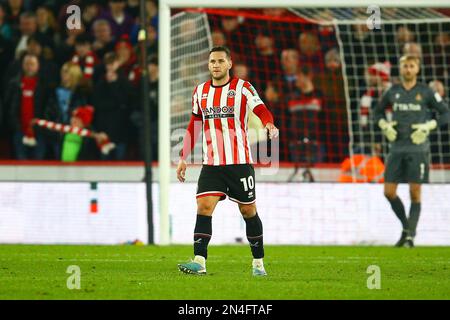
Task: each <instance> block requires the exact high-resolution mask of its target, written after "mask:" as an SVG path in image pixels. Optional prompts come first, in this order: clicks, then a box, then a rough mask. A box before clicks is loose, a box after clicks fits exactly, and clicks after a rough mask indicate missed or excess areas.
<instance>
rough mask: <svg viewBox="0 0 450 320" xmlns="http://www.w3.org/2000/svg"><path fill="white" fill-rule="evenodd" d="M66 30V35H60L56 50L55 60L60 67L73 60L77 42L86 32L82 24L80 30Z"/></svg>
mask: <svg viewBox="0 0 450 320" xmlns="http://www.w3.org/2000/svg"><path fill="white" fill-rule="evenodd" d="M64 30H65V34H64V35H60V39H59V41H58V42H57V46H56V48H55V59H56V61H57V63H58V65H63V64H64V63H65V62H66V61H68V60H70V59H72V57H73V54H74V52H75V40H76V39H77V37H78V36H79V35H81V34H84V33H85V32H86V29H85V27H84V25H83V24H81V27H80V29H69V28H64Z"/></svg>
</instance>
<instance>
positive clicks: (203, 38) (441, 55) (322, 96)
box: [170, 8, 450, 182]
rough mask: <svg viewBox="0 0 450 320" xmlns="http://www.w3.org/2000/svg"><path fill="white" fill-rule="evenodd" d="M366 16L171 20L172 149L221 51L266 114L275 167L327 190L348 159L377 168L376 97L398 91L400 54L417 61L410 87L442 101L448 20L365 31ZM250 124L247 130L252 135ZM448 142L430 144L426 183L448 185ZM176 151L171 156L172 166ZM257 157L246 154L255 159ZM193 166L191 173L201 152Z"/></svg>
mask: <svg viewBox="0 0 450 320" xmlns="http://www.w3.org/2000/svg"><path fill="white" fill-rule="evenodd" d="M366 10H367V8H347V9H343V8H307V9H289V8H284V9H282V8H280V9H274V8H272V9H251V10H250V9H239V10H228V9H211V8H210V9H207V8H203V9H185V10H179V9H178V10H173V16H172V21H171V31H172V33H171V44H172V50H171V52H172V57H171V95H170V96H171V130H172V141H173V143H174V145H177V146H178V148H179V147H180V145H181V139H182V136H183V133H184V131H183V129H184V128H185V127H186V125H187V123H188V121H189V118H190V113H191V110H190V107H189V106H190V101H191V94H192V90H193V88H194V87H195V85H196V84H198V83H200V82H203V81H205V80H206V79H207V78H208V76H209V74H208V70H207V53H208V51H209V49H210V48H211V47H212V46H214V45H226V46H228V47H230V48H231V51H232V59H233V64H234V65H233V69H232V74H233V75H235V76H238V77H240V78H243V79H246V80H248V81H250V82H251V83H252V84H253V86H254V87H255V88H256V89H257V91H258V92H259V94H260V96H261V97H262V98H263V100H264V101H265V103H266V104H267V105H268V106H269V108H270V110H271V111H272V113H273V114H274V118H275V123H276V125H277V126H278V127H279V128H280V140H279V160H280V161H281V162H282V163H287V164H291V165H293V166H294V167H295V166H300V167H305V168H313V169H312V170H313V171H314V173H315V176H316V180H320V181H336V178H337V174H336V172H334V174H333V173H331V171H330V170H329V169H330V168H334V169H335V170H339V167H340V164H341V163H342V162H343V161H344V160H345V159H346V158H348V157H349V156H352V155H355V154H364V155H368V156H377V157H380V159H382V160H384V159H385V157H386V153H387V152H388V145H387V143H386V141H385V139H384V138H383V137H382V135H381V132H380V130H379V129H378V127H377V126H376V125H375V124H374V122H373V108H374V106H375V105H376V103H377V101H378V100H379V98H380V96H381V94H382V92H383V91H384V90H386V89H387V88H389V86H390V85H392V84H393V83H397V82H398V81H399V75H398V58H399V57H400V56H401V55H402V54H404V53H412V54H416V55H419V56H420V57H421V59H422V68H421V73H420V76H419V80H420V81H423V82H426V83H427V84H429V85H430V86H431V87H433V89H434V90H436V91H437V92H439V93H440V94H441V95H442V96H443V98H445V99H447V95H448V92H447V88H448V86H449V81H450V80H449V79H450V74H449V70H450V54H449V52H450V51H449V48H450V35H449V32H448V31H447V30H449V25H450V17H449V16H447V15H445V14H444V12H445V11H444V12H441V11H442V10H441V11H440V10H437V9H423V8H401V9H400V8H398V9H396V8H389V9H382V10H381V12H380V13H381V22H382V23H381V25H380V26H379V28H376V26H375V28H373V29H370V28H369V27H368V25H367V20H368V18H369V16H370V14H368V13H367V12H366ZM387 116H389V112H388V114H387ZM255 118H256V117H253V118H252V119H251V121H250V125H251V127H253V128H258V125H260V124H259V123H258V120H257V119H255ZM180 129H181V130H180ZM174 132H176V133H174ZM449 132H450V131H449V127H448V126H445V127H443V128H440V129H438V130H435V131H434V132H433V133H432V134H431V137H430V139H431V153H432V163H433V169H434V170H433V174H432V176H431V179H432V181H434V182H446V181H449V180H450V179H449V177H448V175H447V174H446V173H445V169H446V168H447V165H448V164H449V163H450V148H449V146H450V144H449ZM259 138H260V136H258V135H252V136H251V141H252V142H253V143H254V144H255V145H256V143H257V142H258V140H259ZM178 148H175V147H174V148H172V150H173V152H172V159H176V156H177V149H178ZM257 150H258V149H257V148H256V147H255V148H253V152H254V153H257ZM194 156H195V161H194V162H195V163H200V161H201V146H200V143H198V144H197V146H196V149H195V152H194ZM254 158H255V159H257V158H258V157H257V156H256V157H255V156H254ZM319 168H320V169H323V168H325V169H328V170H319ZM352 169H353V170H351V172H352V174H353V175H355V174H358V171H357V170H358V168H352ZM301 174H304V171H303V170H301V171H300V172H298V176H299V177H300V175H301ZM299 177H297V178H296V181H298V180H299ZM300 178H301V177H300Z"/></svg>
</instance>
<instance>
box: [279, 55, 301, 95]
mask: <svg viewBox="0 0 450 320" xmlns="http://www.w3.org/2000/svg"><path fill="white" fill-rule="evenodd" d="M299 59H300V56H299V53H298V51H297V50H295V49H284V50H283V51H282V52H281V69H282V76H281V79H278V80H279V84H280V85H281V87H280V90H277V91H278V92H279V93H281V94H285V95H288V94H289V93H290V92H292V91H293V90H294V87H295V84H296V81H297V72H298V68H299V62H300V60H299ZM275 82H278V81H275Z"/></svg>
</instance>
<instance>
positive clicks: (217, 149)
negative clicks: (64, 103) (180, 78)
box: [182, 78, 273, 166]
mask: <svg viewBox="0 0 450 320" xmlns="http://www.w3.org/2000/svg"><path fill="white" fill-rule="evenodd" d="M252 111H253V112H254V113H255V114H256V115H257V116H258V117H259V118H260V119H261V121H262V123H263V125H264V126H265V125H266V124H267V123H268V122H271V123H273V118H272V115H271V113H270V112H269V111H268V110H267V108H266V106H265V105H264V103H263V101H262V100H261V98H260V97H259V95H258V93H257V92H256V90H255V89H254V88H253V86H252V85H251V84H250V83H249V82H248V81H245V80H242V79H238V78H231V79H230V81H229V82H228V83H227V84H225V85H223V86H214V85H213V84H212V81H211V80H209V81H206V82H204V83H202V84H200V85H198V86H197V87H196V88H195V90H194V92H193V95H192V114H193V116H192V119H191V123H190V124H189V126H188V132H187V133H186V135H188V134H190V137H193V139H186V137H185V140H184V146H183V152H182V158H183V159H185V158H186V157H187V155H188V153H189V152H190V151H191V150H192V148H193V147H194V144H195V140H197V139H196V137H195V136H194V130H193V123H194V121H195V120H196V119H197V120H199V118H200V117H201V119H202V126H203V130H202V131H203V138H202V140H203V141H202V143H203V164H205V165H215V166H218V165H230V164H246V163H253V160H252V155H251V152H250V142H249V138H248V126H247V124H248V117H249V113H250V112H252ZM188 141H191V143H190V145H189V142H188Z"/></svg>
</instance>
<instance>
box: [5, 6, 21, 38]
mask: <svg viewBox="0 0 450 320" xmlns="http://www.w3.org/2000/svg"><path fill="white" fill-rule="evenodd" d="M5 12H6V22H7V23H8V24H9V25H10V26H11V28H12V31H13V33H18V32H19V21H20V16H21V15H22V13H24V12H25V9H24V7H23V0H8V1H7V3H6V4H5Z"/></svg>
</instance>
